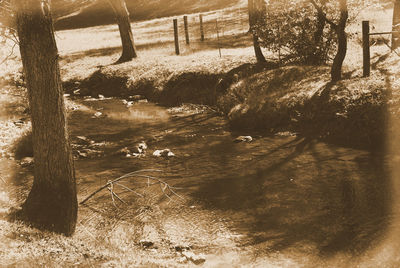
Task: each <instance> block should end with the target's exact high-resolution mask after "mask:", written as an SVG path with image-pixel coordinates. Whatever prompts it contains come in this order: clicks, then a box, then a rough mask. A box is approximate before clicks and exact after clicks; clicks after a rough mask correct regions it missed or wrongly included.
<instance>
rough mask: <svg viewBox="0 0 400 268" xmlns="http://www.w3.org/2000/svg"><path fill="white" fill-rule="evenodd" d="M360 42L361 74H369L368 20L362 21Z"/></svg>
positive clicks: (365, 75)
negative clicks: (361, 55) (361, 46)
mask: <svg viewBox="0 0 400 268" xmlns="http://www.w3.org/2000/svg"><path fill="white" fill-rule="evenodd" d="M362 44H363V76H364V77H367V76H369V74H370V68H371V66H370V64H371V62H370V61H371V55H370V50H369V21H363V22H362Z"/></svg>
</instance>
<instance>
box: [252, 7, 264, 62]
mask: <svg viewBox="0 0 400 268" xmlns="http://www.w3.org/2000/svg"><path fill="white" fill-rule="evenodd" d="M248 10H249V25H250V32H251V33H252V35H253V47H254V53H255V56H256V59H257V62H266V60H265V57H264V55H263V53H262V50H261V47H260V42H259V37H258V34H257V29H256V28H257V25H258V24H259V23H263V21H262V20H263V18H264V14H265V3H264V1H263V0H248Z"/></svg>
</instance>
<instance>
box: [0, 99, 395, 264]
mask: <svg viewBox="0 0 400 268" xmlns="http://www.w3.org/2000/svg"><path fill="white" fill-rule="evenodd" d="M75 103H76V105H77V107H76V109H75V111H73V112H70V115H69V128H70V132H71V138H72V140H73V141H75V142H74V143H77V137H81V138H80V139H81V140H82V137H84V138H85V139H87V140H89V141H90V142H88V144H87V145H82V146H81V147H79V146H78V145H77V146H75V147H77V148H78V150H81V151H82V148H86V147H87V148H91V149H92V152H91V151H90V150H89V151H88V153H87V154H85V155H83V157H80V156H82V155H78V156H77V158H79V159H77V161H76V162H75V168H76V172H77V180H78V193H79V200H82V199H83V198H84V197H86V196H88V195H89V194H90V193H91V192H93V191H95V190H96V189H97V188H98V187H101V186H102V185H104V184H105V183H106V182H107V181H108V180H110V179H114V178H117V177H119V176H121V175H123V174H126V173H129V172H132V171H135V170H140V169H157V170H160V171H161V172H160V173H157V174H156V175H157V176H159V177H160V178H162V179H163V180H164V181H166V182H168V184H169V185H172V186H174V187H178V188H179V189H177V190H176V192H177V193H178V194H179V196H182V198H183V199H181V198H179V197H178V196H175V195H173V194H171V195H170V196H171V198H172V201H171V200H170V199H169V198H168V197H167V196H165V195H163V194H162V193H160V190H159V189H154V190H152V192H151V193H156V192H157V191H158V195H157V197H156V198H157V201H156V202H157V205H158V206H159V207H160V210H161V211H162V213H161V214H160V215H161V216H160V218H159V220H160V219H161V220H160V221H161V223H157V224H158V227H157V228H159V229H160V230H162V231H161V233H162V234H160V236H162V239H168V240H169V241H170V243H172V244H174V245H177V244H179V245H181V244H184V243H186V244H190V246H191V247H195V246H196V247H197V248H198V249H200V250H201V251H202V252H204V253H205V254H207V263H208V264H209V265H211V266H213V265H215V266H218V265H219V264H221V263H225V264H226V263H229V262H230V261H235V262H236V263H239V264H240V263H241V264H246V263H247V264H249V263H254V264H255V265H257V263H258V265H260V266H263V265H262V263H265V262H267V261H268V263H273V264H275V265H277V266H289V267H291V265H294V266H295V267H296V266H297V265H299V266H303V265H304V266H306V267H311V266H315V267H318V266H321V265H326V264H327V263H328V264H329V265H328V266H336V265H344V266H347V265H350V266H352V265H353V264H358V262H361V261H363V262H364V261H366V262H367V263H368V261H369V260H370V259H371V258H372V256H367V257H365V256H366V254H372V253H371V252H373V249H374V248H376V247H377V246H379V245H380V244H381V243H382V241H384V240H385V239H386V238H387V233H388V230H389V229H390V226H391V225H392V224H393V215H392V207H393V196H392V194H391V193H392V182H391V176H390V172H389V164H388V160H387V157H385V156H383V155H382V154H379V153H373V152H368V151H364V150H358V149H352V148H345V147H340V146H336V145H332V144H328V143H324V142H321V141H318V140H308V139H304V138H302V137H299V136H296V135H294V134H292V133H278V134H276V135H273V136H261V135H258V134H257V133H232V132H231V131H230V130H229V127H228V125H227V122H226V120H225V119H224V118H223V117H221V116H219V115H218V114H217V113H216V112H215V111H213V110H211V109H209V108H206V107H201V106H190V105H186V106H182V107H176V108H170V109H167V108H164V107H161V106H158V105H156V104H151V103H138V102H135V103H129V105H127V104H126V102H125V103H123V102H122V101H121V100H120V99H100V100H98V99H97V100H96V99H87V100H84V99H77V100H75ZM127 106H130V107H127ZM96 113H97V114H96ZM100 113H101V114H100ZM95 114H96V115H95ZM241 135H251V136H252V138H253V140H252V141H251V142H234V140H235V139H236V137H238V136H241ZM140 142H145V143H146V145H147V147H148V148H147V150H146V152H145V153H143V154H141V155H139V156H138V157H126V156H125V155H121V154H118V151H120V150H121V149H122V148H125V147H127V148H132V147H134V146H135V145H136V144H138V143H140ZM85 146H86V147H85ZM166 148H168V149H169V150H170V151H171V152H173V154H174V155H175V156H171V157H156V156H153V152H154V151H155V150H158V149H166ZM93 152H94V153H93ZM91 153H92V154H91ZM3 163H4V162H3ZM2 167H3V168H4V167H5V165H2ZM124 185H125V186H127V187H129V188H131V189H135V188H138V189H139V186H140V185H141V186H143V181H140V180H126V181H124ZM138 191H139V190H138ZM120 196H121V198H122V199H123V200H124V201H126V202H128V203H129V202H135V199H138V198H139V197H138V196H136V195H134V194H133V193H130V192H126V191H125V192H123V191H122V192H121V193H120ZM117 202H118V201H117ZM99 204H103V205H99ZM118 205H119V203H118ZM88 206H92V207H96V208H97V209H98V210H101V207H103V206H110V207H112V201H111V199H110V195H109V194H108V193H107V192H106V191H105V192H104V193H102V194H99V195H97V196H95V197H94V198H93V199H91V200H90V201H89V202H88ZM85 211H89V210H88V209H87V208H85V207H84V208H81V212H80V217H84V214H85V213H86V212H85ZM147 239H148V240H149V239H153V240H157V239H160V240H161V238H157V235H156V238H154V235H153V236H152V237H151V238H147ZM153 242H154V241H153ZM155 242H156V243H157V241H155Z"/></svg>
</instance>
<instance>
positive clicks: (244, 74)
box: [66, 54, 398, 148]
mask: <svg viewBox="0 0 400 268" xmlns="http://www.w3.org/2000/svg"><path fill="white" fill-rule="evenodd" d="M196 56H197V57H196V60H194V58H191V56H186V57H185V58H186V61H184V63H182V61H181V58H179V59H178V58H177V57H170V58H169V59H168V60H167V61H162V60H159V59H156V60H155V61H154V64H152V63H150V64H148V62H146V64H145V65H142V64H141V62H140V61H139V62H137V61H136V62H133V63H126V64H124V65H122V66H109V67H104V68H101V69H99V70H98V71H96V72H94V73H93V74H92V75H91V76H90V77H89V78H87V79H84V80H82V81H79V82H77V81H72V82H67V83H66V88H67V89H68V93H71V94H73V92H74V91H75V92H77V91H76V90H77V89H79V93H78V94H80V95H81V96H82V95H84V96H94V97H96V96H98V95H99V94H101V95H104V96H117V97H123V98H127V97H128V96H132V95H143V96H145V97H146V98H147V99H148V100H150V101H153V102H157V103H160V104H162V105H166V106H177V105H181V104H182V103H196V104H206V105H212V106H214V107H216V108H217V109H218V110H219V111H220V112H221V113H222V114H224V115H226V116H227V117H228V118H229V122H230V124H231V126H232V128H233V129H235V130H240V131H242V132H252V131H261V132H262V133H274V132H281V131H287V130H289V131H292V132H297V133H299V134H301V135H304V136H308V137H313V138H314V137H315V138H325V139H328V140H331V141H335V142H339V143H341V144H344V145H353V146H357V147H364V148H370V147H377V146H380V145H382V144H383V141H384V138H385V135H386V130H387V123H388V115H389V114H388V108H389V107H388V103H391V104H392V105H396V104H397V100H395V99H393V94H392V91H394V92H397V90H398V88H397V86H396V85H391V84H390V83H391V81H392V80H393V79H394V78H395V76H396V75H397V74H395V73H391V72H390V71H388V70H386V71H385V70H384V69H382V68H383V67H382V66H385V65H387V64H388V61H387V60H382V59H383V58H381V62H380V63H377V64H376V65H375V66H374V67H375V68H376V70H375V71H373V74H372V76H371V77H370V78H362V77H361V76H360V75H354V76H351V77H348V79H345V80H343V81H341V82H338V83H336V84H332V83H330V81H329V80H330V77H329V68H328V67H312V66H286V67H281V68H277V65H276V64H274V63H273V62H270V63H267V64H264V65H259V64H255V63H243V62H245V61H249V60H250V58H246V57H243V55H242V56H238V57H235V56H231V57H228V56H226V57H225V59H224V60H219V61H216V64H214V65H212V66H210V65H209V60H210V59H209V58H208V57H207V56H206V54H203V55H202V56H203V57H199V54H196ZM388 56H389V54H388V55H386V56H385V57H388ZM393 56H394V55H392V57H393ZM385 57H384V58H385ZM175 59H176V62H174V60H175ZM390 59H392V58H390ZM390 64H391V66H392V71H393V70H395V69H396V66H398V63H397V62H396V61H395V59H392V61H391V63H390ZM396 64H397V65H396ZM149 66H151V67H152V68H149ZM146 67H147V68H148V70H146ZM385 72H386V73H385Z"/></svg>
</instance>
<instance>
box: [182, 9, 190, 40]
mask: <svg viewBox="0 0 400 268" xmlns="http://www.w3.org/2000/svg"><path fill="white" fill-rule="evenodd" d="M183 24H184V26H185V38H186V44H187V45H189V43H190V42H189V25H188V17H187V16H183Z"/></svg>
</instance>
